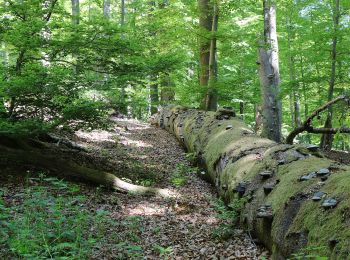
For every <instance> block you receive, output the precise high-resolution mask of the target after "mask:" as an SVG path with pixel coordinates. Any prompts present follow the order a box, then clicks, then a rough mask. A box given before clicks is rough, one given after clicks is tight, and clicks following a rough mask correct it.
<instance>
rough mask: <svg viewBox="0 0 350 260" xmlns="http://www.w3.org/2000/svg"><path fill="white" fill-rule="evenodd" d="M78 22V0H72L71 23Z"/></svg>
mask: <svg viewBox="0 0 350 260" xmlns="http://www.w3.org/2000/svg"><path fill="white" fill-rule="evenodd" d="M79 23H80V7H79V0H72V24H73V25H78V24H79Z"/></svg>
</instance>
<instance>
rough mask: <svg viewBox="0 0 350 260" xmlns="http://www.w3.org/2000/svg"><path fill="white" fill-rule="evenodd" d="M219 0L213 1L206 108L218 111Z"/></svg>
mask: <svg viewBox="0 0 350 260" xmlns="http://www.w3.org/2000/svg"><path fill="white" fill-rule="evenodd" d="M217 1H218V0H215V1H214V3H213V21H212V29H211V33H212V35H211V40H210V50H209V82H208V87H209V88H208V91H207V93H206V97H205V109H206V110H210V111H216V109H217V106H218V95H217V86H216V84H217V77H218V64H217V47H216V43H217V36H216V33H217V31H218V22H219V9H218V8H219V7H218V2H217Z"/></svg>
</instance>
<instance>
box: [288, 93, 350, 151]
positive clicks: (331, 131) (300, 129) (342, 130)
mask: <svg viewBox="0 0 350 260" xmlns="http://www.w3.org/2000/svg"><path fill="white" fill-rule="evenodd" d="M340 101H344V102H346V103H347V105H348V106H349V105H350V103H349V102H350V100H349V97H347V96H344V95H342V96H338V97H336V98H335V99H333V100H331V101H329V102H327V103H326V104H324V105H323V106H321V107H319V108H318V109H316V110H315V111H314V112H313V113H312V114H311V115H310V116H309V117H308V118H307V119H306V120H305V121H304V123H303V124H302V125H301V126H300V127H297V128H295V129H294V130H293V131H292V132H291V133H290V134H289V135H288V137H287V139H286V143H287V144H293V141H294V138H295V137H296V136H297V135H298V134H300V133H302V132H304V131H306V132H308V133H315V134H336V133H350V128H346V127H341V128H313V127H312V126H311V123H312V120H313V119H314V118H315V117H317V116H318V115H319V114H320V113H321V112H323V111H324V110H326V109H328V108H329V107H331V106H333V105H334V104H336V103H338V102H340Z"/></svg>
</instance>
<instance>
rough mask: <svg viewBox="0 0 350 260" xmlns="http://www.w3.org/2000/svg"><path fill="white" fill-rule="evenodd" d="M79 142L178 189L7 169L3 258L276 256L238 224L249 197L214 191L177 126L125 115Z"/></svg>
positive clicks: (128, 176) (1, 197) (1, 178)
mask: <svg viewBox="0 0 350 260" xmlns="http://www.w3.org/2000/svg"><path fill="white" fill-rule="evenodd" d="M126 126H127V127H126ZM126 129H127V130H126ZM76 141H77V142H78V144H79V145H80V146H84V147H86V148H88V149H89V150H90V151H91V152H90V154H92V155H94V158H95V161H96V164H97V165H98V166H99V165H100V164H102V162H103V161H102V159H104V160H107V161H108V163H109V166H108V167H110V168H114V169H116V171H115V173H116V174H117V175H118V176H120V177H123V176H125V178H124V179H125V180H129V181H130V182H133V183H135V184H141V185H144V186H152V187H162V188H167V189H170V190H175V191H177V192H178V194H180V195H179V196H178V197H175V198H171V199H164V198H161V197H147V196H140V195H138V194H131V193H129V194H124V193H117V192H113V191H111V190H108V189H106V188H104V187H94V186H91V185H88V184H82V183H74V182H70V181H62V180H59V179H56V178H53V177H50V176H49V175H46V174H43V173H41V174H40V173H38V171H36V170H31V173H29V174H28V175H27V176H26V177H24V176H21V175H11V174H10V173H8V174H7V175H6V174H0V182H1V184H2V185H1V189H0V190H1V192H0V201H1V202H0V205H1V206H0V218H1V220H0V221H1V222H0V223H1V224H0V233H1V234H0V239H1V241H0V259H169V258H170V259H199V258H202V259H203V258H205V259H211V258H231V259H265V258H267V257H268V252H266V250H265V251H264V249H263V248H261V247H259V246H256V245H255V244H254V242H253V241H252V239H251V238H250V237H249V236H248V235H246V234H245V232H243V231H242V230H240V229H237V226H236V222H235V219H236V218H237V212H238V210H239V207H240V205H241V203H242V201H237V203H235V204H234V205H230V207H229V208H227V207H225V206H224V204H223V202H222V201H220V200H218V199H216V195H215V192H214V189H213V188H212V187H211V185H209V184H208V183H206V182H205V181H203V180H201V179H199V178H198V177H197V176H196V174H195V172H196V169H195V168H192V167H191V166H190V165H189V163H188V161H187V160H186V157H189V156H190V155H186V154H185V153H184V152H183V150H182V149H181V147H180V146H179V145H178V143H177V142H176V140H175V139H174V138H173V137H172V136H171V135H170V134H168V133H166V132H165V131H163V130H161V129H157V128H152V127H149V126H147V125H145V124H141V123H139V122H133V121H117V122H116V127H115V130H114V131H110V132H93V133H80V139H78V140H76ZM100 159H101V160H100ZM104 162H105V161H104ZM4 171H5V172H6V170H3V172H4ZM124 173H125V174H124Z"/></svg>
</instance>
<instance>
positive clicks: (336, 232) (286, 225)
mask: <svg viewBox="0 0 350 260" xmlns="http://www.w3.org/2000/svg"><path fill="white" fill-rule="evenodd" d="M155 121H156V123H157V124H159V126H161V127H163V128H165V129H166V130H167V131H169V132H171V133H173V134H174V135H175V136H176V137H177V138H178V139H179V140H180V141H181V142H182V143H183V144H184V146H185V147H187V149H188V150H189V151H190V152H193V153H195V154H196V156H197V158H198V162H199V166H200V167H201V168H202V169H201V170H202V171H205V172H206V174H205V176H206V177H207V178H208V179H209V180H210V181H211V182H212V183H214V184H215V185H216V187H217V190H218V192H219V194H220V196H222V197H223V198H224V199H225V200H226V201H227V202H230V201H233V200H235V199H237V198H240V197H242V196H243V197H245V198H246V199H247V201H248V202H247V203H246V204H245V207H244V209H243V211H242V213H241V219H242V222H243V223H245V225H246V226H247V227H248V228H249V229H250V230H251V232H253V233H254V234H255V235H256V236H257V237H258V238H259V239H260V241H262V242H263V243H264V244H265V245H266V246H267V247H268V248H270V249H271V250H272V253H273V257H274V259H284V258H287V257H289V256H290V255H291V254H293V253H296V252H298V251H299V250H300V249H302V248H306V247H318V249H317V254H319V255H323V256H328V257H331V259H348V258H349V257H350V188H349V187H350V167H348V166H345V165H340V164H337V163H335V162H333V161H330V160H327V159H325V158H323V157H322V156H321V155H320V154H319V153H318V152H317V151H316V152H313V150H314V148H312V149H311V148H309V149H308V148H306V147H303V146H297V145H285V144H276V143H274V142H272V141H270V140H267V139H262V138H260V137H257V136H256V135H254V133H253V132H252V131H251V130H250V128H249V127H247V126H246V125H245V124H244V122H242V121H241V120H240V119H237V118H235V117H234V115H233V114H232V113H230V112H229V111H225V110H223V111H218V112H216V113H215V112H204V111H199V110H194V109H186V108H183V107H167V108H164V109H163V110H162V111H161V112H160V113H159V114H158V115H157V117H156V118H155ZM322 168H324V169H328V170H329V174H326V175H325V176H323V177H322V179H321V176H314V175H316V172H317V171H319V170H320V169H322ZM312 172H315V174H312V175H310V176H312V178H310V179H309V180H305V181H301V180H300V178H301V177H303V176H309V174H310V173H312ZM319 175H321V174H319ZM318 191H322V192H324V193H325V197H324V198H322V199H321V200H320V201H314V200H312V197H313V196H314V194H315V193H316V192H318ZM327 198H335V199H336V200H337V202H338V203H337V205H336V206H335V207H333V208H330V209H325V208H324V207H322V204H323V202H324V200H325V199H327Z"/></svg>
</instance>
